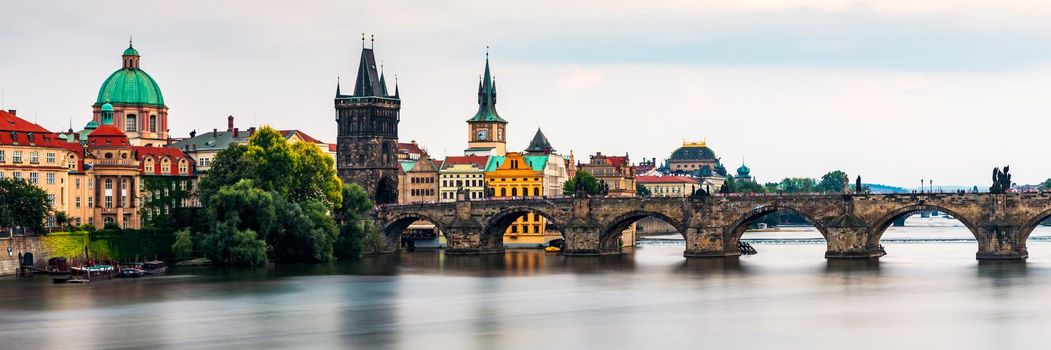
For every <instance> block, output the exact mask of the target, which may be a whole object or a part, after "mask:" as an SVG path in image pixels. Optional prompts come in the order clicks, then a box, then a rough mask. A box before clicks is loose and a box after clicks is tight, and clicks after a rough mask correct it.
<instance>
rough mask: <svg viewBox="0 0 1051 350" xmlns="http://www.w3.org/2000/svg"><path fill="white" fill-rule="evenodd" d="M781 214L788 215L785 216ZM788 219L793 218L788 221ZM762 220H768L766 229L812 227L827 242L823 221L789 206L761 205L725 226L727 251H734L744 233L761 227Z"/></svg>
mask: <svg viewBox="0 0 1051 350" xmlns="http://www.w3.org/2000/svg"><path fill="white" fill-rule="evenodd" d="M783 214H789V215H787V216H786V215H783ZM793 216H794V217H798V218H799V219H795V218H794V217H793ZM789 217H793V218H792V219H789ZM764 220H769V221H767V222H765V223H766V224H767V227H770V226H769V224H770V223H774V224H776V225H775V227H776V226H786V225H790V224H791V225H798V226H800V227H805V226H807V225H809V226H811V227H813V228H814V229H815V230H816V231H817V233H818V234H820V236H821V238H822V239H823V240H825V242H826V243H827V242H828V233H827V232H826V231H825V226H824V222H823V221H821V220H820V219H818V218H816V217H814V216H812V215H810V214H808V213H806V212H805V211H803V210H799V209H797V208H794V207H790V206H784V205H779V204H774V205H763V206H759V207H756V208H753V209H752V210H750V211H748V212H747V213H745V214H744V215H741V216H740V218H738V219H737V220H736V221H734V222H733V223H732V224H730V225H729V226H727V227H726V231H725V233H724V234H725V237H724V238H725V242H726V244H727V245H726V246H727V247H728V249H730V247H734V248H732V249H736V247H737V245H738V243H740V242H741V238H742V237H743V236H744V234H745V232H746V231H748V229H749V228H752V227H755V228H759V227H761V226H762V225H759V224H760V223H764V222H763V221H764ZM775 221H776V222H775Z"/></svg>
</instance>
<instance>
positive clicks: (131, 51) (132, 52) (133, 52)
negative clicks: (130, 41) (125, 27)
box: [124, 45, 139, 56]
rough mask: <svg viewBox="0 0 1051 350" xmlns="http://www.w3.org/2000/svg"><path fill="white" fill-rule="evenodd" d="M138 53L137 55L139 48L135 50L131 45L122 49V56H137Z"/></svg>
mask: <svg viewBox="0 0 1051 350" xmlns="http://www.w3.org/2000/svg"><path fill="white" fill-rule="evenodd" d="M138 55H139V50H136V49H135V48H134V47H131V45H128V48H127V49H126V50H124V56H138Z"/></svg>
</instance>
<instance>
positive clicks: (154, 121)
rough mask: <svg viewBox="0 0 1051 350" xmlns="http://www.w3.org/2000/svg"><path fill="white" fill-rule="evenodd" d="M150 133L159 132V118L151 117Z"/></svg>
mask: <svg viewBox="0 0 1051 350" xmlns="http://www.w3.org/2000/svg"><path fill="white" fill-rule="evenodd" d="M150 132H157V116H156V115H151V116H150Z"/></svg>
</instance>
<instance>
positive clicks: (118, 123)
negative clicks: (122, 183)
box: [91, 41, 168, 146]
mask: <svg viewBox="0 0 1051 350" xmlns="http://www.w3.org/2000/svg"><path fill="white" fill-rule="evenodd" d="M139 59H140V56H139V51H138V50H136V49H135V47H133V46H132V44H131V42H130V41H129V42H128V48H127V49H125V50H124V53H123V54H122V55H121V68H120V69H118V70H117V71H116V72H113V74H110V76H109V77H108V78H106V81H105V82H103V83H102V87H101V88H99V93H98V97H97V98H96V99H95V104H94V105H92V106H91V108H92V120H94V121H95V122H96V123H98V124H100V125H102V124H107V125H114V127H116V128H117V129H119V130H121V131H122V132H124V133H126V134H127V136H128V141H129V142H131V144H132V145H134V146H146V145H152V146H163V145H166V144H167V142H168V106H166V105H165V104H164V95H163V94H161V88H160V86H159V85H157V82H156V81H154V80H153V77H151V76H150V75H149V74H146V72H145V71H143V70H142V68H141V67H140V63H139ZM107 103H109V104H110V106H112V107H113V111H112V112H113V113H111V114H106V113H103V110H102V106H103V105H105V104H107ZM107 117H108V118H112V120H105V119H104V118H107Z"/></svg>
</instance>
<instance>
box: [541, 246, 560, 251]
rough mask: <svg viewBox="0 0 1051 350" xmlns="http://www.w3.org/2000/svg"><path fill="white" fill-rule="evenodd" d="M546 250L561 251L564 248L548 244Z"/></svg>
mask: <svg viewBox="0 0 1051 350" xmlns="http://www.w3.org/2000/svg"><path fill="white" fill-rule="evenodd" d="M544 251H545V252H561V251H562V248H559V247H555V246H548V247H545V248H544Z"/></svg>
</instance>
